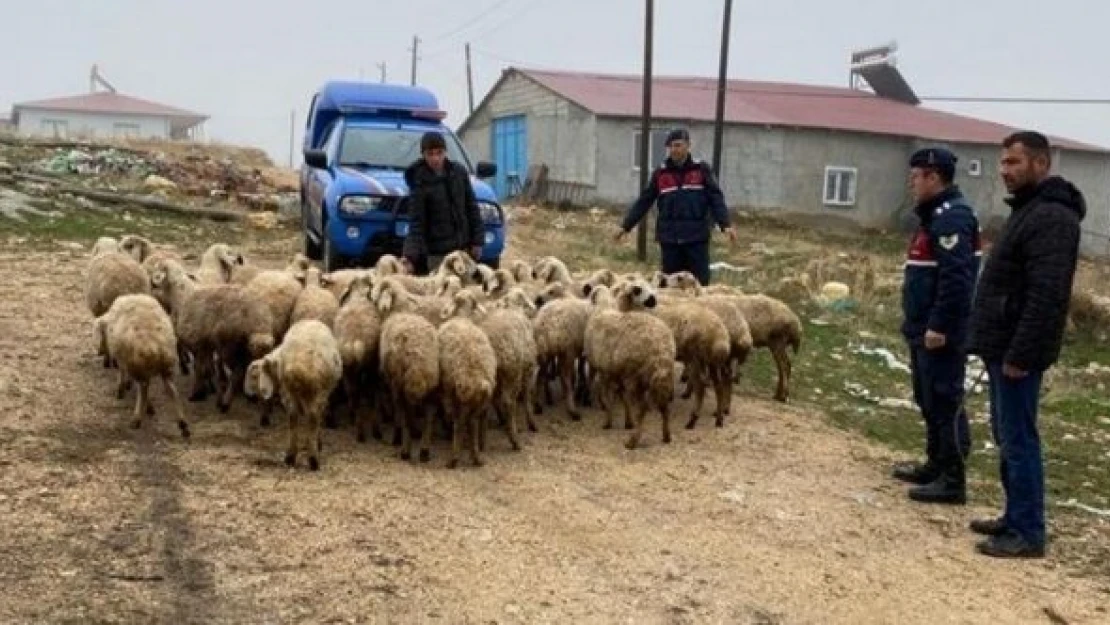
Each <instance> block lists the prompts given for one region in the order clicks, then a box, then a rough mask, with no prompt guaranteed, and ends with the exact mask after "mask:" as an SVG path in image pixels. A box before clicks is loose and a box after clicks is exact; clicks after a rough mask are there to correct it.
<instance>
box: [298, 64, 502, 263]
mask: <svg viewBox="0 0 1110 625" xmlns="http://www.w3.org/2000/svg"><path fill="white" fill-rule="evenodd" d="M446 116H447V114H446V113H445V112H444V111H443V110H441V109H440V108H439V103H438V101H437V100H436V97H435V95H434V94H433V93H432V92H431V91H429V90H427V89H425V88H423V87H419V86H407V85H391V84H381V83H365V82H345V81H332V82H328V83H326V84H324V85H323V86H322V87H321V88H320V89H319V90H318V91H317V92H316V94H315V96H313V98H312V105H311V108H310V110H309V114H308V122H307V125H306V128H305V139H304V164H303V165H302V167H301V181H300V182H301V219H302V221H303V224H302V227H303V230H304V251H305V255H306V256H308V257H309V258H311V259H313V260H318V261H322V263H323V265H324V271H334V270H335V269H339V268H342V267H345V266H355V267H366V266H371V265H373V264H374V263H376V262H377V260H378V258H380V257H381V256H382V255H383V254H394V255H398V256H399V255H400V254H401V249H402V246H403V244H404V239H405V236H406V235H407V234H408V229H409V214H408V195H409V190H408V186H407V185H406V184H405V178H404V170H405V168H406V167H408V166H409V165H410V164H411V163H412V162H413V161H414V160H416V159H417V158H419V157H420V137H421V136H422V135H423V134H424V133H425V132H427V131H429V130H436V131H439V132H441V133H443V135H444V138H445V139H446V140H447V158H449V159H451V160H452V161H455V162H456V163H461V164H462V165H463V166H465V167H466V168H467V169H468V170H469V171H470V172H471V185H472V186H473V189H474V196H475V198H476V199H477V201H478V206H479V209H480V211H481V214H482V220H483V222H484V223H485V229H486V235H485V245H484V247H483V248H482V255H481V259H480V260H481V261H482V262H483V263H485V264H487V265H490V266H493V267H497V266H498V264H499V261H500V258H501V253H502V251H503V250H504V248H505V214H504V211H503V210H502V208H501V205H500V204H499V203H498V201H497V195H496V194H495V193H494V191H493V188H492V187H490V185H488V184H486V183H485V182H483V180H482V179H487V178H491V177H493V176H494V175H496V173H497V166H496V165H495V164H493V163H487V162H479V163H476V164H474V163H472V162H471V160H470V157H469V155H468V154H467V153H466V150H465V149H464V148H463V146H462V143H461V142H460V141H459V139H458V137H456V136H455V133H453V132H452V131H451V129H450V128H448V127H447V126H446V125H445V124H444V123H443V119H444V118H445V117H446Z"/></svg>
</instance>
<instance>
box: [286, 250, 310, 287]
mask: <svg viewBox="0 0 1110 625" xmlns="http://www.w3.org/2000/svg"><path fill="white" fill-rule="evenodd" d="M311 267H312V261H310V260H309V259H308V257H307V256H305V255H304V254H301V253H300V252H297V253H296V254H294V255H293V260H291V261H289V264H288V265H286V267H285V270H286V271H288V272H289V273H290V274H292V276H293V277H294V278H296V279H297V281H298V282H300V283H301V284H302V285H304V284H305V282H306V280H307V277H308V270H309V268H311Z"/></svg>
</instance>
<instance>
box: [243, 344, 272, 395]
mask: <svg viewBox="0 0 1110 625" xmlns="http://www.w3.org/2000/svg"><path fill="white" fill-rule="evenodd" d="M276 372H277V357H276V356H274V355H273V354H270V355H267V356H264V357H262V358H259V359H258V360H255V361H253V362H251V364H250V365H249V366H248V367H247V377H246V379H245V380H243V393H244V394H245V395H246V396H247V397H260V398H261V399H263V400H269V399H270V398H272V397H273V396H274V391H275V390H276V387H277V375H276Z"/></svg>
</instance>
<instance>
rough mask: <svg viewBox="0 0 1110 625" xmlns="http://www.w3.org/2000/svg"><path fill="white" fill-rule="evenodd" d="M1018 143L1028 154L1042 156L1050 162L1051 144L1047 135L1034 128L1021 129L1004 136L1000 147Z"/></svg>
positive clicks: (1008, 146)
mask: <svg viewBox="0 0 1110 625" xmlns="http://www.w3.org/2000/svg"><path fill="white" fill-rule="evenodd" d="M1019 143H1020V144H1021V145H1022V147H1024V148H1025V151H1026V152H1028V153H1029V155H1030V156H1033V157H1038V156H1043V157H1044V159H1045V160H1046V161H1048V162H1049V163H1052V146H1051V145H1050V144H1049V143H1048V137H1046V136H1044V135H1043V134H1041V133H1039V132H1037V131H1035V130H1021V131H1018V132H1015V133H1013V134H1012V135H1010V136H1008V137H1006V138H1005V139H1004V140H1003V141H1002V147H1004V148H1012V147H1014V146H1015V145H1017V144H1019Z"/></svg>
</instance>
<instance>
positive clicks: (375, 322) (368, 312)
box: [334, 273, 382, 442]
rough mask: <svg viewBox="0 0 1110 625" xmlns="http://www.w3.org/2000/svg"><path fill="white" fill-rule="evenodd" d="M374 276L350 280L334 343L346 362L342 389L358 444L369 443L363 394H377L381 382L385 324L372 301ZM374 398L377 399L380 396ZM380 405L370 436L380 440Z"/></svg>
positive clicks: (336, 322)
mask: <svg viewBox="0 0 1110 625" xmlns="http://www.w3.org/2000/svg"><path fill="white" fill-rule="evenodd" d="M372 289H373V276H372V275H371V274H370V273H365V274H363V275H360V276H358V277H356V278H354V279H352V280H351V282H350V283H349V284H348V285H347V289H346V290H345V291H344V292H343V293H342V294H341V295H340V299H339V304H340V306H339V311H338V312H337V313H336V315H335V326H334V327H335V339H336V341H337V342H338V343H339V355H340V356H341V357H342V358H343V385H344V391H345V393H346V396H347V405H348V407H349V409H350V418H351V421H352V422H354V423H355V425H356V427H357V430H358V440H359V442H365V441H366V426H367V419H366V418H365V417H364V416H362V415H360V414H359V411H358V407H359V406H358V404H359V400H360V399H361V397H362V394H363V391H364V390H370V391H371V392H374V389H375V386H376V384H375V383H376V382H377V381H378V378H379V376H378V342H379V339H380V338H381V330H382V320H381V315H379V313H378V309H377V308H376V307H375V306H374V302H373V301H372V300H371V299H370V292H371V290H372ZM375 397H376V398H378V395H377V393H375ZM380 412H381V403H380V402H379V403H378V404H377V405H376V406H375V417H374V419H373V420H372V422H371V425H372V432H371V434H372V435H373V437H374V438H375V439H377V440H381V438H382V434H381V430H380V429H379V427H378V423H379V421H380V419H381V416H380Z"/></svg>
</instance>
